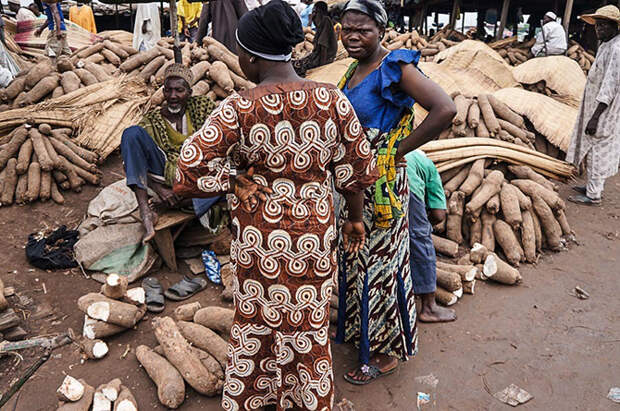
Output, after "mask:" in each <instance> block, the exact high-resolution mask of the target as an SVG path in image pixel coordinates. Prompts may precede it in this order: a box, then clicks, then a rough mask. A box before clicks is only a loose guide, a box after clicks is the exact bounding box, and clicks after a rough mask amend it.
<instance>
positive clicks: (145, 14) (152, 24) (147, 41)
mask: <svg viewBox="0 0 620 411" xmlns="http://www.w3.org/2000/svg"><path fill="white" fill-rule="evenodd" d="M160 38H161V22H160V21H159V6H158V5H157V3H138V7H137V8H136V21H135V23H134V26H133V48H134V49H136V50H138V51H146V50H150V49H152V48H153V47H155V45H157V42H158V41H159V39H160Z"/></svg>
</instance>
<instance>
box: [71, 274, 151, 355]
mask: <svg viewBox="0 0 620 411" xmlns="http://www.w3.org/2000/svg"><path fill="white" fill-rule="evenodd" d="M127 287H128V286H127V277H125V276H122V275H118V274H109V275H108V276H107V278H106V280H105V283H104V284H103V285H102V286H101V292H100V293H88V294H86V295H83V296H82V297H80V298H79V299H78V301H77V305H78V309H79V310H80V311H82V312H83V313H84V327H83V330H82V336H81V337H78V338H76V337H73V336H72V339H73V341H74V342H75V343H76V344H77V345H78V346H79V347H80V349H81V350H82V352H83V353H84V355H85V356H86V358H89V359H99V358H102V357H104V356H105V355H106V354H107V352H108V350H107V345H106V343H105V341H103V338H105V337H109V336H112V335H115V334H118V333H121V332H123V331H125V330H128V329H131V328H134V327H135V326H136V325H137V324H138V322H139V321H140V320H142V318H143V317H144V315H145V314H146V304H145V292H144V289H143V288H142V287H135V288H131V289H128V288H127Z"/></svg>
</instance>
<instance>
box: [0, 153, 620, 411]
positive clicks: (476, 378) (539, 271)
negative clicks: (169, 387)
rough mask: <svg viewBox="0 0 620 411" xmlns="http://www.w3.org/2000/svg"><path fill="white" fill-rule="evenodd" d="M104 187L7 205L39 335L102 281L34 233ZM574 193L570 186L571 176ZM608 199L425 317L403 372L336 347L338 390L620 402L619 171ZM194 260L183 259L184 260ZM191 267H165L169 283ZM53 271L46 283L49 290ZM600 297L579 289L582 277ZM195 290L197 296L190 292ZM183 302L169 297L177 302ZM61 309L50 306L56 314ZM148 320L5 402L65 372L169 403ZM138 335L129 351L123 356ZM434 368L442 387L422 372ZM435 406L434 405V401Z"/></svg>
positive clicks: (10, 270) (399, 404)
mask: <svg viewBox="0 0 620 411" xmlns="http://www.w3.org/2000/svg"><path fill="white" fill-rule="evenodd" d="M104 172H105V173H104V183H105V184H109V183H111V182H114V181H116V180H118V179H119V178H121V177H122V175H121V174H122V172H121V167H120V160H119V158H118V156H117V155H114V156H113V157H111V158H110V159H109V161H107V163H106V165H105V167H104ZM98 190H99V188H95V187H89V188H86V189H85V190H84V191H83V192H82V193H80V194H69V195H67V196H66V199H67V202H66V204H65V205H63V206H57V205H55V204H53V203H47V204H35V205H32V206H27V207H17V206H14V207H10V208H2V209H0V230H1V232H2V235H1V236H0V249H2V250H3V253H2V254H1V255H0V267H1V269H0V278H2V280H3V281H4V282H5V284H6V285H7V286H13V287H15V288H16V291H17V293H18V295H19V297H11V298H10V304H11V305H12V306H14V307H16V308H18V309H19V312H20V314H23V315H24V316H25V317H27V319H26V320H25V321H24V322H23V326H24V328H26V329H27V330H28V331H29V333H30V335H31V336H37V335H46V334H51V333H58V332H62V331H65V330H66V329H67V328H69V327H71V328H73V329H75V330H81V327H82V321H83V315H82V314H81V313H80V312H79V311H78V310H77V308H76V304H75V301H76V300H77V298H79V297H80V296H81V295H83V294H85V293H87V292H90V291H95V290H98V289H99V287H100V286H99V284H97V283H96V282H94V281H93V280H89V279H87V278H85V277H84V275H83V274H82V273H81V272H80V270H79V269H75V270H69V271H57V272H44V271H41V270H38V269H33V268H31V267H30V266H29V265H28V263H27V262H26V258H25V253H24V246H25V244H26V241H27V237H28V234H29V233H32V232H35V231H39V230H41V229H44V228H46V227H56V226H58V225H60V224H65V225H67V226H68V227H71V228H73V227H75V226H76V225H77V224H78V223H79V221H80V220H81V218H82V215H83V213H84V211H85V210H86V207H87V204H88V201H89V200H90V199H91V198H93V197H94V195H95V194H96V192H97V191H98ZM561 193H562V196H563V197H566V196H567V195H569V194H570V189H569V188H568V187H567V186H564V187H562V190H561ZM605 196H606V198H605V200H604V202H603V205H602V206H601V207H598V208H589V207H578V206H576V205H573V204H571V203H568V204H569V205H568V211H567V214H568V218H569V221H570V223H571V225H572V226H573V229H574V230H575V232H576V234H577V239H578V244H577V245H575V244H573V245H571V247H570V250H569V251H568V252H562V253H558V254H547V255H545V256H543V258H542V259H541V260H540V262H539V264H538V265H537V266H523V267H522V268H521V273H522V275H523V278H524V282H523V284H522V285H521V286H518V287H506V286H499V285H494V284H484V283H483V284H477V290H476V291H477V292H476V295H475V296H465V297H464V298H463V299H462V300H461V301H460V302H459V303H458V304H457V306H456V309H457V312H458V316H459V319H458V321H456V322H455V323H452V324H441V325H428V324H420V327H419V339H420V345H419V347H420V350H419V354H418V356H417V357H416V358H414V359H412V360H411V361H408V362H407V363H404V364H402V365H401V366H400V368H399V370H398V372H396V373H395V374H392V375H390V376H386V377H384V378H382V379H380V380H378V381H376V382H375V383H374V384H372V385H369V386H366V387H356V386H352V385H349V384H347V383H346V382H344V380H343V379H342V374H343V373H344V372H345V371H347V370H348V369H349V368H351V367H353V366H354V365H355V358H356V352H355V349H354V348H353V347H351V346H348V345H335V346H334V347H333V352H334V358H335V382H336V398H337V399H340V398H343V397H344V398H347V399H349V400H351V401H352V402H353V403H354V404H355V407H356V409H357V410H384V409H393V410H414V409H416V406H415V403H416V394H417V392H418V391H423V392H427V393H431V392H433V394H434V396H435V399H436V407H435V409H438V410H508V409H512V407H510V406H508V405H505V404H502V403H500V402H499V401H498V400H496V399H494V398H493V397H492V396H491V395H490V393H495V392H497V391H500V390H501V389H503V388H504V387H506V386H508V385H510V384H511V383H514V384H516V385H518V386H519V387H522V388H523V389H525V390H527V391H528V392H530V393H531V394H532V395H533V396H534V399H533V400H531V401H530V402H529V403H527V404H525V405H521V406H519V409H521V410H612V409H618V405H616V404H613V403H612V402H611V401H609V400H608V399H606V398H605V397H606V395H607V392H608V391H609V388H610V387H613V386H620V379H619V377H620V376H619V374H618V367H619V365H620V364H619V362H620V314H619V313H620V298H618V295H620V282H619V281H618V276H619V275H620V268H619V267H620V264H619V261H618V259H619V256H620V177H615V178H612V179H610V180H609V181H608V183H607V187H606V192H605ZM182 271H183V270H182ZM181 275H182V273H171V272H167V271H165V270H163V271H160V272H159V273H158V274H157V276H158V277H159V278H160V280H161V281H162V283H163V284H164V286H167V285H169V284H172V283H174V282H176V281H177V280H178V279H179V278H180V276H181ZM43 283H45V290H46V291H47V293H44V292H43ZM577 285H579V286H581V287H582V288H584V289H585V290H587V291H588V292H589V293H590V299H588V300H579V299H577V298H576V297H574V296H572V295H571V291H572V290H573V289H574V287H575V286H577ZM219 293H220V289H218V288H216V287H215V286H211V287H210V288H209V289H208V290H207V291H206V292H203V293H201V294H200V295H199V296H197V297H195V298H194V299H193V300H199V301H201V302H203V303H204V304H221V302H220V298H219ZM190 301H192V300H190ZM175 305H176V304H172V303H168V304H167V308H166V311H165V313H170V312H172V310H173V309H174V307H175ZM47 314H49V315H47ZM148 317H149V318H147V320H146V321H143V322H141V323H140V324H139V326H138V327H137V329H136V330H133V331H129V332H125V333H123V334H121V335H118V336H116V337H113V338H110V339H108V343H109V345H110V349H111V351H110V353H109V355H108V356H107V357H106V358H104V359H103V360H100V361H98V362H86V363H81V362H80V354H79V352H78V349H77V348H76V347H75V346H72V345H69V346H65V347H62V348H59V349H57V350H55V351H54V352H53V355H52V358H50V359H49V360H48V361H47V362H46V363H45V364H43V366H41V368H39V370H38V371H37V372H36V373H35V375H34V376H33V377H32V378H30V380H29V381H28V382H27V383H26V384H25V385H24V386H23V388H22V389H21V391H20V393H19V394H18V395H15V396H14V397H13V398H12V399H11V400H10V401H9V403H8V404H7V405H5V407H3V408H2V410H18V411H36V410H53V409H55V406H56V400H55V395H54V391H55V390H56V388H57V387H58V385H59V384H60V383H61V381H62V379H63V378H64V375H65V374H70V375H72V376H74V377H76V378H85V379H86V380H87V382H88V383H89V384H91V385H93V386H97V385H99V384H102V383H105V382H107V381H109V380H110V379H112V378H114V377H120V378H121V379H122V380H123V382H124V384H126V385H127V386H129V387H130V388H131V389H132V391H133V393H134V395H135V396H136V398H137V400H138V403H139V405H140V408H141V409H142V410H161V409H164V407H163V406H161V405H160V404H159V402H158V401H157V396H156V390H155V387H154V385H153V384H152V382H151V381H150V380H149V378H148V377H147V375H146V373H145V372H144V371H143V370H142V369H141V368H140V367H139V365H138V362H137V360H136V358H135V355H134V349H135V347H136V346H137V345H139V344H147V345H151V346H153V345H155V338H154V336H153V333H152V330H151V325H150V321H149V319H150V318H152V316H151V315H148ZM127 346H129V347H130V348H131V351H130V352H129V354H128V355H127V356H126V357H125V358H124V359H121V356H122V354H123V353H124V352H125V351H126V348H127ZM22 355H23V356H24V360H23V361H22V362H21V363H20V364H18V365H15V362H16V360H15V358H3V359H0V391H1V392H3V393H4V392H5V391H6V390H7V389H8V386H9V384H10V383H11V382H12V381H13V380H14V379H15V378H18V377H19V376H21V375H22V374H23V372H24V371H25V370H26V368H28V366H29V365H31V364H32V363H34V362H35V361H36V360H37V359H38V358H39V356H40V355H41V351H40V350H37V349H32V350H28V351H25V352H22ZM429 374H433V375H434V376H435V377H436V378H437V379H438V380H439V383H438V385H437V387H436V388H435V389H434V391H432V390H431V388H430V387H429V386H427V385H424V384H422V383H420V382H417V381H416V378H417V377H421V376H427V375H429ZM181 409H183V410H217V409H220V407H219V400H218V399H216V398H205V397H201V396H199V395H197V394H196V393H194V392H192V391H191V389H189V390H188V395H187V399H186V401H185V403H184V404H183V405H182V407H181ZM423 409H431V407H430V406H425V407H424V408H423Z"/></svg>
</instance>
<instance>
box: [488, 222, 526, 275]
mask: <svg viewBox="0 0 620 411" xmlns="http://www.w3.org/2000/svg"><path fill="white" fill-rule="evenodd" d="M493 233H494V234H495V241H497V244H499V246H500V247H501V248H502V251H504V255H505V256H506V259H507V260H508V262H509V263H510V264H512V265H514V266H515V267H518V266H519V262H520V261H521V258H522V257H523V256H524V255H525V254H524V252H523V248H521V244H520V243H519V240H518V239H517V236H516V235H515V233H514V231H513V230H512V227H510V225H508V223H506V222H505V221H504V220H500V219H497V220H495V223H494V224H493Z"/></svg>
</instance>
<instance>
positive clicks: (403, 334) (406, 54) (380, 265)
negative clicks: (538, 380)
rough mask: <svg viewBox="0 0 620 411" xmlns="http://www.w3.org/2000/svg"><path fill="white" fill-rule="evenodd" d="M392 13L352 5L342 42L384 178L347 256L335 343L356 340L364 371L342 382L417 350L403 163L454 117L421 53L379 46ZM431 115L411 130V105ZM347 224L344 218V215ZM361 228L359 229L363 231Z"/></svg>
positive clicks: (352, 94)
mask: <svg viewBox="0 0 620 411" xmlns="http://www.w3.org/2000/svg"><path fill="white" fill-rule="evenodd" d="M386 24H387V15H386V12H385V9H384V8H383V6H381V4H380V3H378V2H377V1H376V0H350V1H349V2H348V3H347V5H346V6H345V8H344V10H343V16H342V42H343V44H344V46H345V48H346V49H347V51H348V52H349V55H350V56H351V57H353V58H355V59H356V61H355V62H354V63H353V64H352V65H351V66H350V67H349V69H348V70H347V73H346V74H345V76H344V78H343V79H342V80H341V82H340V84H339V86H340V88H341V89H342V90H343V91H344V93H345V94H346V95H347V97H348V98H349V100H350V101H351V103H352V104H353V107H354V108H355V111H356V114H357V116H358V117H359V119H360V122H361V124H362V126H363V127H364V129H365V131H366V133H367V136H368V139H369V141H370V143H371V145H372V146H373V147H374V149H375V150H376V152H377V168H378V169H379V172H380V177H379V179H378V180H377V182H376V183H375V185H373V186H371V187H370V188H368V189H366V192H365V204H364V222H363V223H359V224H363V225H364V227H363V229H365V231H366V238H367V239H368V240H367V241H366V244H365V246H364V248H363V249H362V250H361V251H360V252H359V253H358V254H357V255H351V254H347V253H344V252H343V253H342V255H341V259H340V260H341V270H340V278H339V292H340V293H339V298H340V304H339V313H338V314H339V317H338V333H337V338H336V340H337V341H338V342H343V341H347V342H351V341H352V342H354V343H355V344H356V345H357V346H358V348H359V362H360V366H359V367H358V368H357V369H356V370H354V371H351V372H349V373H347V374H345V376H344V378H345V379H346V380H347V381H348V382H350V383H353V384H367V383H369V382H371V381H373V380H374V379H375V378H377V377H379V376H381V375H385V374H387V373H390V372H393V371H394V370H395V369H396V367H397V366H398V361H399V360H400V361H405V360H407V359H408V357H409V356H411V355H414V354H415V353H416V351H417V332H416V310H415V302H414V292H413V287H412V280H411V274H410V267H409V237H408V217H407V210H408V201H409V188H408V185H407V176H406V171H405V166H406V163H405V162H404V160H403V157H404V156H405V154H407V153H408V152H410V151H412V150H414V149H416V148H417V147H419V146H421V145H422V144H424V143H426V142H427V141H430V140H432V139H434V138H436V137H437V136H438V135H439V133H440V132H441V131H442V130H443V129H444V128H445V127H447V126H448V124H449V123H450V121H451V120H452V117H454V115H455V113H456V108H455V106H454V103H453V102H452V100H451V99H450V97H449V96H448V95H447V94H446V93H445V92H444V91H443V90H442V89H441V87H439V86H438V85H437V84H435V83H434V82H432V81H431V80H429V79H428V78H427V77H425V76H424V75H423V74H422V73H421V72H420V71H419V70H418V69H417V68H416V65H417V63H418V60H419V58H420V53H419V52H418V51H412V50H394V51H388V50H386V49H385V48H383V47H382V46H381V39H382V37H383V35H384V33H385V26H386ZM416 101H417V102H418V103H419V104H420V105H421V106H422V107H424V108H425V109H426V110H427V111H428V116H427V117H426V119H425V120H424V121H423V122H422V123H421V124H420V125H419V126H418V127H417V128H416V129H415V130H414V129H413V104H414V102H416ZM341 217H342V220H341V221H344V219H346V215H345V212H344V211H343V212H342V213H341ZM360 228H361V227H355V229H360Z"/></svg>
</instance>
